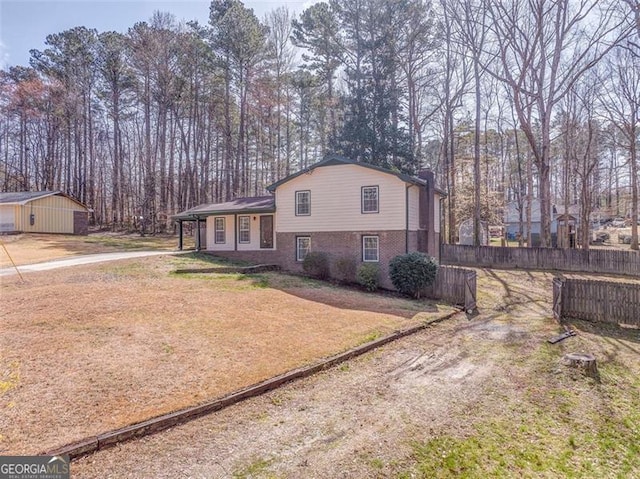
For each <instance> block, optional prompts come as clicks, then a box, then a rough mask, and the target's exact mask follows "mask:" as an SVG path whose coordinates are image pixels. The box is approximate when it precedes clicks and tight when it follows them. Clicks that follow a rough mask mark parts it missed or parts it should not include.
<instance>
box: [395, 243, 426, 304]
mask: <svg viewBox="0 0 640 479" xmlns="http://www.w3.org/2000/svg"><path fill="white" fill-rule="evenodd" d="M437 272H438V262H437V260H436V259H435V258H432V257H431V256H427V255H426V254H424V253H417V252H415V253H407V254H401V255H399V256H396V257H395V258H393V259H392V260H391V261H390V262H389V277H390V278H391V282H392V283H393V286H395V288H396V289H397V290H398V291H400V292H401V293H404V294H408V295H410V296H413V297H414V298H419V297H420V295H421V294H422V292H423V291H424V289H425V288H426V287H427V286H430V285H431V284H433V282H434V281H435V279H436V273H437Z"/></svg>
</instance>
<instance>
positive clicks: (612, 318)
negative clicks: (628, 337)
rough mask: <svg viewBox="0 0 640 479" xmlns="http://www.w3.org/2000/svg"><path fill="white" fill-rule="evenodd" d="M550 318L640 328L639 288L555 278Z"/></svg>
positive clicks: (629, 284) (612, 283)
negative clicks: (575, 319) (551, 315)
mask: <svg viewBox="0 0 640 479" xmlns="http://www.w3.org/2000/svg"><path fill="white" fill-rule="evenodd" d="M553 315H554V318H558V319H560V318H562V317H567V318H577V319H584V320H587V321H594V322H600V323H609V324H618V325H620V324H625V325H629V326H636V327H639V328H640V285H639V284H634V283H621V282H616V281H600V280H586V279H571V278H570V279H565V278H562V279H561V278H554V280H553Z"/></svg>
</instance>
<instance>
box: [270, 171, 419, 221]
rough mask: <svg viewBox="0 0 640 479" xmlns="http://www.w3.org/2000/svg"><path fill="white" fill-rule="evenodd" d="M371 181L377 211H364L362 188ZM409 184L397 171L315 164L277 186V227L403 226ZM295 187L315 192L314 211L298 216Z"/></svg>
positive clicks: (299, 189) (297, 189) (298, 189)
mask: <svg viewBox="0 0 640 479" xmlns="http://www.w3.org/2000/svg"><path fill="white" fill-rule="evenodd" d="M370 185H377V186H378V193H379V211H380V213H378V214H362V189H361V188H362V187H363V186H370ZM406 185H407V183H405V182H404V181H402V180H401V179H399V178H398V177H396V176H394V175H390V174H388V173H383V172H379V171H376V170H372V169H370V168H364V167H362V166H357V165H331V166H322V167H319V168H316V169H314V170H312V171H311V172H310V173H307V174H303V175H300V176H298V177H297V178H294V179H292V180H290V181H288V182H286V183H284V184H282V185H280V186H279V187H278V188H277V189H276V205H277V208H278V218H277V231H278V232H279V233H297V232H300V231H363V230H364V231H367V230H369V231H371V230H374V231H375V230H380V231H383V230H404V229H405V228H406V209H405V203H406V196H405V195H406ZM411 189H414V188H411ZM296 191H298V192H299V191H312V192H313V200H312V201H313V209H312V212H311V215H309V216H296V214H295V213H296V208H295V201H294V199H295V192H296ZM416 196H417V195H416Z"/></svg>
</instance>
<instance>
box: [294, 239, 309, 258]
mask: <svg viewBox="0 0 640 479" xmlns="http://www.w3.org/2000/svg"><path fill="white" fill-rule="evenodd" d="M309 251H311V237H309V236H296V261H304V259H305V257H306V256H307V254H309Z"/></svg>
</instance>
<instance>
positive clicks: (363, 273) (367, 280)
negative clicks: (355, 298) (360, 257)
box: [356, 263, 380, 291]
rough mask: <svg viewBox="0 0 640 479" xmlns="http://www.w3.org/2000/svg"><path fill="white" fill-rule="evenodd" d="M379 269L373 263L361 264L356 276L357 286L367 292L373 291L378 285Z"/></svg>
mask: <svg viewBox="0 0 640 479" xmlns="http://www.w3.org/2000/svg"><path fill="white" fill-rule="evenodd" d="M379 277H380V268H379V267H378V265H377V264H375V263H362V264H361V265H360V267H359V268H358V273H357V274H356V281H357V282H358V284H360V285H362V286H364V287H365V288H366V290H367V291H375V290H376V289H378V286H379V284H380V280H379Z"/></svg>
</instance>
